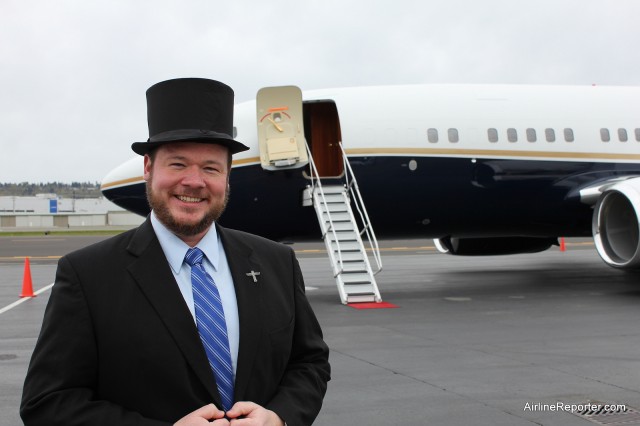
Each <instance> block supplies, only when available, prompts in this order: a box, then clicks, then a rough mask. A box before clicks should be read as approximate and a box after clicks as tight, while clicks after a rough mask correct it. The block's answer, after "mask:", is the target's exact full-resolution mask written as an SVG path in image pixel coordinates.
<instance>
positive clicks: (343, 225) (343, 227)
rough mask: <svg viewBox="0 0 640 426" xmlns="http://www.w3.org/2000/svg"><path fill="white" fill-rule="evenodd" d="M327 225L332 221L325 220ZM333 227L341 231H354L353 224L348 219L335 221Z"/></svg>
mask: <svg viewBox="0 0 640 426" xmlns="http://www.w3.org/2000/svg"><path fill="white" fill-rule="evenodd" d="M324 225H325V227H329V225H330V223H329V222H325V224H324ZM333 229H335V230H336V232H339V231H353V230H354V228H353V224H352V223H351V222H347V221H340V222H338V221H333Z"/></svg>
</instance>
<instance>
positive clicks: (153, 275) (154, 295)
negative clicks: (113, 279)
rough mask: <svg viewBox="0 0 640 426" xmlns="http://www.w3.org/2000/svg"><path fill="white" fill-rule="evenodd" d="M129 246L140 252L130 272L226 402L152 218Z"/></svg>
mask: <svg viewBox="0 0 640 426" xmlns="http://www.w3.org/2000/svg"><path fill="white" fill-rule="evenodd" d="M128 250H129V251H130V252H131V253H132V254H133V255H134V256H137V260H136V261H134V262H133V263H132V264H131V265H130V266H129V268H128V269H129V272H130V273H131V275H132V276H133V278H134V279H135V281H136V282H137V283H138V286H139V287H140V289H141V290H142V292H143V293H144V294H145V296H146V297H147V299H148V300H149V303H150V304H151V305H152V306H153V307H154V309H155V310H156V312H157V313H158V316H159V317H160V318H161V319H162V321H163V323H164V324H165V326H166V327H167V329H168V330H169V333H171V335H172V337H173V339H174V340H175V342H176V345H177V346H178V347H179V348H180V350H181V351H182V353H183V354H184V356H185V358H186V359H187V361H188V363H189V365H191V368H192V369H193V370H194V372H195V374H196V376H198V378H199V379H200V380H201V381H202V384H203V385H204V387H205V388H206V389H207V391H208V392H209V394H210V396H211V398H212V400H213V401H214V403H215V404H216V406H218V407H220V406H222V404H221V401H220V396H219V394H218V388H217V386H216V383H215V378H214V376H213V372H212V371H211V368H210V366H209V361H208V359H207V356H206V354H205V352H204V350H203V348H202V342H201V341H200V335H199V334H198V330H197V328H196V326H195V323H194V321H193V317H192V316H191V312H189V308H188V307H187V305H186V303H185V302H184V298H183V297H182V294H181V293H180V290H179V289H178V285H177V284H176V282H175V278H174V276H173V273H172V272H171V268H170V267H169V264H168V262H167V261H166V260H165V259H166V258H165V255H164V252H163V251H162V247H161V246H160V243H159V242H158V238H157V237H156V235H155V233H154V231H153V226H152V225H151V222H150V220H149V219H147V221H146V222H145V223H144V224H142V225H141V226H140V228H139V229H138V231H137V232H136V234H135V236H134V237H133V238H132V240H131V243H130V244H129V247H128ZM162 260H164V261H162ZM159 356H161V355H159Z"/></svg>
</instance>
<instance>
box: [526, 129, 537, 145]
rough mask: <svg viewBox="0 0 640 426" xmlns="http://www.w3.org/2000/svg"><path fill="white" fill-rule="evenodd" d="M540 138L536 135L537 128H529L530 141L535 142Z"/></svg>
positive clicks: (528, 139) (528, 138) (528, 137)
mask: <svg viewBox="0 0 640 426" xmlns="http://www.w3.org/2000/svg"><path fill="white" fill-rule="evenodd" d="M537 140H538V138H537V136H536V129H531V128H529V129H527V141H529V142H535V141H537Z"/></svg>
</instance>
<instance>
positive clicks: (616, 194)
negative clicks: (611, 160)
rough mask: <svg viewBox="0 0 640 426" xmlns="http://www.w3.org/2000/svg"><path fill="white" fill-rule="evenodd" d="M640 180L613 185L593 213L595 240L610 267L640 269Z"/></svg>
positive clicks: (634, 179)
mask: <svg viewBox="0 0 640 426" xmlns="http://www.w3.org/2000/svg"><path fill="white" fill-rule="evenodd" d="M638 212H640V178H633V179H628V180H625V181H622V182H619V183H616V184H614V185H612V186H611V187H609V188H607V190H606V191H604V193H603V194H602V196H600V198H599V199H598V202H597V203H596V206H595V210H594V212H593V220H592V231H593V240H594V242H595V244H596V249H597V250H598V254H599V255H600V257H601V258H602V260H604V261H605V262H606V263H607V264H608V265H609V266H613V267H614V268H620V269H638V268H640V232H639V229H640V215H639V214H638Z"/></svg>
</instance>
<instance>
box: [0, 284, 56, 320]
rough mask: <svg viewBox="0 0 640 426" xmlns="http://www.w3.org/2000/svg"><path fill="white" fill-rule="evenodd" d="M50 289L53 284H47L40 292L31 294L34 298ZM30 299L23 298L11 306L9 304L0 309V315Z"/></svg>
mask: <svg viewBox="0 0 640 426" xmlns="http://www.w3.org/2000/svg"><path fill="white" fill-rule="evenodd" d="M51 287H53V283H51V284H49V285H48V286H45V287H43V288H41V289H40V290H38V291H36V292H34V293H33V294H34V295H35V296H37V295H39V294H41V293H44V292H45V291H47V290H49V289H51ZM35 296H34V297H35ZM32 298H33V297H23V298H21V299H20V300H16V301H15V302H13V303H12V304H10V305H8V306H5V307H4V308H2V309H0V315H1V314H4V313H5V312H7V311H10V310H11V309H13V308H15V307H16V306H18V305H20V304H21V303H23V302H26V301H27V300H29V299H32Z"/></svg>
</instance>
